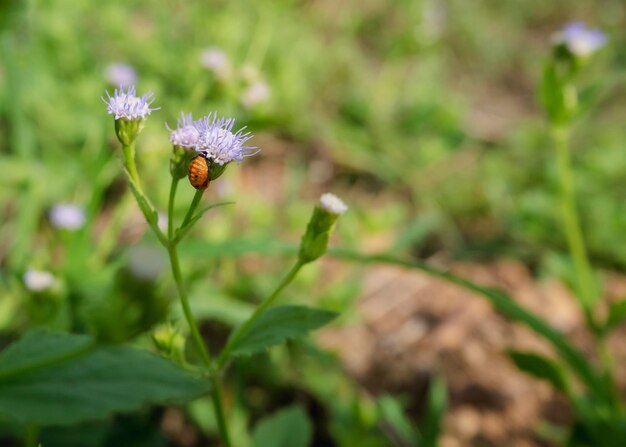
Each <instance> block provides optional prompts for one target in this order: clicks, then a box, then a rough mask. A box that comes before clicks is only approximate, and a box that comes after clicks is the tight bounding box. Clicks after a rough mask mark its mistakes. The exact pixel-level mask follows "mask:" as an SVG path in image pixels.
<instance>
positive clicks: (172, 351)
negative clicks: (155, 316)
mask: <svg viewBox="0 0 626 447" xmlns="http://www.w3.org/2000/svg"><path fill="white" fill-rule="evenodd" d="M152 342H153V343H154V345H155V346H156V348H157V349H158V350H159V351H161V352H162V353H163V354H164V355H166V356H168V357H170V358H173V359H184V352H185V337H183V335H182V334H181V333H180V331H179V330H178V328H176V327H174V326H173V325H172V324H170V323H165V324H161V325H159V326H157V327H156V328H155V329H154V332H153V333H152Z"/></svg>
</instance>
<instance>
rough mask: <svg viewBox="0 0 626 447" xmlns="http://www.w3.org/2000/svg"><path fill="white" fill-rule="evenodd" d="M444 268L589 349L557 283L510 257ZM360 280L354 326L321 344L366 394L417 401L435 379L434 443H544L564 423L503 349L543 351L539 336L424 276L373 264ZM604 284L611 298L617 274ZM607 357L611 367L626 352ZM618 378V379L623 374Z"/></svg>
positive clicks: (616, 291)
mask: <svg viewBox="0 0 626 447" xmlns="http://www.w3.org/2000/svg"><path fill="white" fill-rule="evenodd" d="M452 270H453V271H454V272H455V273H457V274H459V275H462V276H464V277H466V278H469V279H472V280H474V281H476V282H478V283H480V284H484V285H490V286H495V287H498V288H500V289H503V290H506V291H508V292H510V293H511V294H512V295H513V296H514V299H516V300H517V301H518V303H520V304H521V305H523V306H524V307H525V308H527V309H529V310H532V311H533V312H535V313H537V314H538V315H540V316H541V317H542V318H544V319H545V320H547V321H548V322H550V323H551V324H552V325H553V326H554V327H555V328H557V329H558V330H560V331H561V332H562V333H564V334H565V335H566V336H567V337H568V338H569V339H570V340H573V341H574V343H575V344H576V345H577V346H579V347H580V348H581V349H583V350H584V351H585V352H591V351H592V350H591V349H589V348H590V347H592V341H591V339H590V337H589V335H588V334H587V333H586V331H585V330H584V322H583V316H582V314H581V312H580V311H579V308H578V306H577V304H576V302H575V301H574V299H573V297H572V296H571V295H570V293H569V292H568V291H567V289H566V288H565V286H564V285H562V284H561V283H559V282H557V281H555V280H547V281H543V282H537V281H536V279H534V278H533V277H532V276H531V274H530V272H529V271H528V269H527V268H526V267H524V266H523V265H522V264H520V263H517V262H514V261H508V260H503V261H498V262H494V263H491V264H488V265H479V264H457V265H454V266H453V268H452ZM366 278H367V279H366V281H365V284H364V288H363V295H362V297H361V299H360V300H359V304H358V310H359V312H360V314H361V316H362V321H361V322H360V323H359V324H356V325H353V326H349V327H343V328H339V329H336V328H335V329H330V330H326V331H325V332H323V333H322V334H321V336H320V339H321V342H322V344H323V345H325V346H326V347H328V348H331V349H333V350H336V351H337V352H338V353H339V355H340V358H341V361H342V363H343V366H344V368H345V369H346V371H347V372H348V373H349V374H350V375H351V376H353V377H354V378H355V379H356V380H357V381H358V382H359V383H360V384H362V386H363V387H364V388H365V389H366V390H367V391H368V392H371V393H374V394H379V393H388V392H392V393H393V392H397V393H404V394H406V395H409V396H421V401H423V396H424V394H425V391H426V389H427V386H428V381H429V378H431V377H432V376H433V374H439V375H441V376H443V377H444V378H445V380H446V382H447V385H448V388H449V396H450V406H449V409H448V412H447V414H446V416H445V421H444V430H443V438H442V440H441V446H442V447H457V446H481V447H483V446H504V445H506V446H510V447H518V446H519V447H526V446H547V445H551V444H550V443H549V442H547V441H546V440H545V437H544V436H541V434H540V433H541V432H542V428H543V429H545V427H546V426H547V425H546V424H547V423H550V424H555V425H566V424H567V423H568V421H569V420H570V418H571V415H570V412H569V407H568V405H567V402H566V401H565V400H564V398H563V397H562V396H560V395H559V394H557V393H555V392H554V391H553V390H552V389H551V387H550V386H549V385H548V384H547V383H544V382H541V381H539V380H536V379H533V378H531V377H529V376H527V375H525V374H523V373H521V372H520V371H518V370H517V369H516V367H515V366H514V365H513V364H512V363H511V361H510V360H509V359H508V357H507V355H506V352H505V351H506V349H508V348H515V349H522V350H531V351H536V352H541V353H544V354H549V355H551V354H552V351H551V349H550V347H549V346H548V345H547V344H546V343H545V342H544V341H543V340H542V339H540V338H539V337H538V336H536V335H535V334H534V333H532V332H531V331H529V330H528V329H526V328H525V327H523V326H521V325H520V324H517V323H512V322H510V321H509V320H507V319H505V318H503V317H502V316H500V315H499V314H498V313H496V312H495V311H494V310H493V308H492V307H491V306H490V304H489V303H488V302H487V301H486V300H485V299H483V298H481V297H480V296H477V295H475V294H473V293H470V292H468V291H465V290H463V289H461V288H459V287H457V286H454V285H451V284H448V283H446V282H443V281H441V280H438V279H434V278H432V277H430V276H428V275H426V274H423V273H419V272H415V271H408V270H405V269H401V268H397V267H386V266H385V267H380V266H377V267H372V268H370V269H369V270H368V271H367V272H366ZM606 283H607V285H608V289H609V290H611V291H613V293H612V294H611V295H613V296H619V295H621V294H622V293H623V291H624V287H625V285H626V281H625V280H624V278H621V277H619V276H615V275H607V278H606ZM613 347H614V348H619V345H618V344H616V343H613ZM615 354H616V358H617V360H618V362H619V361H620V360H622V359H625V358H624V357H625V354H626V351H625V350H624V349H623V348H622V349H621V352H616V353H615ZM625 360H626V359H625ZM618 364H619V363H618ZM620 379H622V380H621V381H622V383H623V379H624V377H623V374H622V377H620ZM417 404H418V406H419V405H420V402H418V403H417ZM417 413H419V412H418V411H417V412H416V414H417Z"/></svg>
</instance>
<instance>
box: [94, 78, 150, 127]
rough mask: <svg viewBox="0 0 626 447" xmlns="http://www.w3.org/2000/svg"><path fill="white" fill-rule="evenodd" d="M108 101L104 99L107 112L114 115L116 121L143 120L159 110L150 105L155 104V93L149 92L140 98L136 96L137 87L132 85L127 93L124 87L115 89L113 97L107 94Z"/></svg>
mask: <svg viewBox="0 0 626 447" xmlns="http://www.w3.org/2000/svg"><path fill="white" fill-rule="evenodd" d="M106 94H107V98H108V101H107V100H106V99H104V98H102V100H103V101H104V102H105V104H106V105H107V112H108V113H109V114H110V115H114V116H115V119H116V120H118V119H120V118H122V119H125V120H129V121H132V120H142V119H144V118H145V117H146V116H148V115H149V114H150V112H152V111H153V110H158V109H159V108H158V107H155V108H151V107H150V105H151V104H152V103H153V102H154V98H153V95H154V94H153V93H152V92H149V93H146V94H145V95H143V96H142V97H141V98H139V97H138V96H137V95H136V90H135V86H134V85H131V86H130V87H128V89H127V90H126V91H124V88H123V87H120V88H119V89H115V92H114V94H113V96H111V95H110V94H109V92H108V91H107V92H106Z"/></svg>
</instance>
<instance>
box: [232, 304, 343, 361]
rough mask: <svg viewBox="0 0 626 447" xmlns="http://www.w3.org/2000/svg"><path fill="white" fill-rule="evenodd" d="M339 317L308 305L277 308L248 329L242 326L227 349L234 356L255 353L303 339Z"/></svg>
mask: <svg viewBox="0 0 626 447" xmlns="http://www.w3.org/2000/svg"><path fill="white" fill-rule="evenodd" d="M336 316H337V314H336V313H335V312H331V311H328V310H323V309H314V308H311V307H305V306H292V305H288V306H278V307H273V308H271V309H269V310H267V311H266V312H265V313H263V314H262V315H261V316H260V317H259V318H257V319H256V320H255V321H254V323H252V325H251V326H249V327H248V328H247V329H246V328H245V323H244V324H243V325H241V326H239V328H237V329H236V330H235V331H234V332H233V334H232V335H231V336H230V338H229V339H228V344H227V345H226V348H225V349H226V351H227V352H228V353H229V354H230V355H231V356H240V355H250V354H254V353H257V352H260V351H264V350H265V349H267V348H269V347H270V346H274V345H277V344H280V343H282V342H284V341H285V340H287V339H292V338H296V337H302V336H304V335H306V334H307V333H309V332H310V331H312V330H314V329H317V328H319V327H322V326H324V325H325V324H327V323H328V322H329V321H331V320H332V319H333V318H335V317H336Z"/></svg>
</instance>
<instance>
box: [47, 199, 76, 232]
mask: <svg viewBox="0 0 626 447" xmlns="http://www.w3.org/2000/svg"><path fill="white" fill-rule="evenodd" d="M48 216H49V218H50V223H51V224H52V226H53V227H55V228H59V229H63V230H78V229H80V228H82V226H83V225H85V211H84V210H83V209H82V208H81V207H80V206H78V205H74V204H73V203H59V204H56V205H54V206H53V207H52V208H51V209H50V213H49V214H48Z"/></svg>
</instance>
